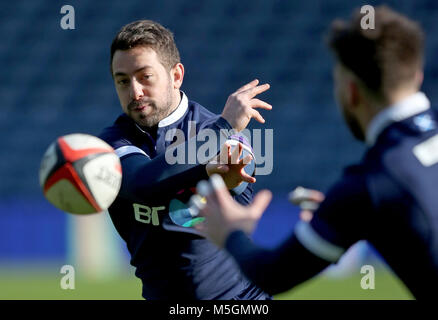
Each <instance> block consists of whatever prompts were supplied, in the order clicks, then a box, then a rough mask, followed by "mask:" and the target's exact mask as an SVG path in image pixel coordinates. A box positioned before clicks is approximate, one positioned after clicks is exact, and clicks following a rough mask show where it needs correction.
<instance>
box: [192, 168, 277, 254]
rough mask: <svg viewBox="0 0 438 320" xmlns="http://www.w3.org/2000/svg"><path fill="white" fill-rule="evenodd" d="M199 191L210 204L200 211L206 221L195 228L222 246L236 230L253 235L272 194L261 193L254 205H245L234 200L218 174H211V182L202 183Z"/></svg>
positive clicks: (258, 194) (268, 192)
mask: <svg viewBox="0 0 438 320" xmlns="http://www.w3.org/2000/svg"><path fill="white" fill-rule="evenodd" d="M196 190H197V192H198V193H199V194H200V195H201V196H203V197H205V198H206V200H207V201H206V203H207V204H205V205H202V206H200V207H199V208H198V209H199V210H200V215H201V216H203V217H205V218H206V220H205V221H204V222H203V223H201V224H199V225H197V226H196V227H195V228H196V229H197V230H199V231H200V232H201V233H203V234H204V235H205V236H206V237H207V238H209V239H210V240H211V241H212V242H214V243H215V244H216V245H217V246H219V247H223V246H224V245H225V241H226V239H227V237H228V235H229V234H230V233H231V232H232V231H234V230H242V231H244V232H246V233H247V234H250V233H251V232H253V231H254V229H255V227H256V225H257V222H258V221H259V219H260V217H261V216H262V214H263V212H264V211H265V209H266V207H267V206H268V205H269V202H270V201H271V198H272V194H271V192H270V191H268V190H262V191H260V192H259V193H257V194H256V196H255V197H254V201H253V203H252V204H250V205H248V206H242V205H241V204H239V203H238V202H236V201H234V199H233V198H232V197H231V195H230V193H229V192H228V190H227V188H226V186H225V184H224V182H223V180H222V178H221V177H220V176H219V175H212V176H211V178H210V180H209V181H200V182H199V183H198V185H197V187H196ZM195 196H196V195H195Z"/></svg>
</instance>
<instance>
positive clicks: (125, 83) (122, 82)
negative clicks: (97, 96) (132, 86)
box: [117, 79, 129, 86]
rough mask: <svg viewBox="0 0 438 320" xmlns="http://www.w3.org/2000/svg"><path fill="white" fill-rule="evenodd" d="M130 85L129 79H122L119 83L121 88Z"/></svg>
mask: <svg viewBox="0 0 438 320" xmlns="http://www.w3.org/2000/svg"><path fill="white" fill-rule="evenodd" d="M128 83H129V80H127V79H122V80H119V81H117V84H119V85H121V86H125V85H127V84H128Z"/></svg>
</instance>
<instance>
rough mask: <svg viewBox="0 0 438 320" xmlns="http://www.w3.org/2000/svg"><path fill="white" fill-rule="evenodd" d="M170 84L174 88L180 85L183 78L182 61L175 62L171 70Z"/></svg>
mask: <svg viewBox="0 0 438 320" xmlns="http://www.w3.org/2000/svg"><path fill="white" fill-rule="evenodd" d="M170 75H171V77H172V82H173V83H172V84H173V88H174V89H179V88H181V86H182V83H183V79H184V66H183V64H182V63H177V64H176V65H175V66H174V67H173V68H172V69H171V70H170Z"/></svg>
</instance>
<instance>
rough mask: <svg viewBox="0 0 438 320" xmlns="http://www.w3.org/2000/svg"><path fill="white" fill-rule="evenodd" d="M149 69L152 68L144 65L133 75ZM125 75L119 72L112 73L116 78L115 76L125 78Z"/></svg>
mask: <svg viewBox="0 0 438 320" xmlns="http://www.w3.org/2000/svg"><path fill="white" fill-rule="evenodd" d="M149 68H152V67H151V66H149V65H146V66H143V67H141V68H138V69H137V70H135V71H134V73H137V72H139V71H142V70H144V69H149ZM126 75H127V74H126V73H124V72H120V71H118V72H115V73H114V77H117V76H126Z"/></svg>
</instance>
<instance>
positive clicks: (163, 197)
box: [100, 20, 271, 300]
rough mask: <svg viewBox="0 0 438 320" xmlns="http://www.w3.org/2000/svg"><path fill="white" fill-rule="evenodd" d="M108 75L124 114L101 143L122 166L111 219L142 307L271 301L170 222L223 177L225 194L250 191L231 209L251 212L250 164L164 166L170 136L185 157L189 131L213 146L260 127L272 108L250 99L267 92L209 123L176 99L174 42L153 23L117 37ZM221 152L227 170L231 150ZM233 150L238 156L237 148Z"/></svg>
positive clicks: (199, 110)
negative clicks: (209, 134) (211, 139)
mask: <svg viewBox="0 0 438 320" xmlns="http://www.w3.org/2000/svg"><path fill="white" fill-rule="evenodd" d="M111 73H112V76H113V79H114V84H115V87H116V91H117V94H118V97H119V100H120V104H121V106H122V109H123V111H124V114H122V115H121V116H119V117H118V118H117V120H116V121H115V123H114V124H113V125H112V126H111V127H108V128H106V129H105V130H104V131H103V133H102V134H101V135H100V138H102V139H103V140H105V141H106V142H108V143H109V144H110V145H111V146H112V147H113V148H114V149H115V151H116V153H117V154H118V156H119V157H120V160H121V164H122V171H123V180H122V187H121V190H120V193H119V195H118V197H117V199H116V201H115V202H114V203H113V205H112V206H111V207H110V208H109V210H108V211H109V213H110V216H111V219H112V221H113V223H114V225H115V227H116V229H117V231H118V232H119V234H120V236H121V237H122V238H123V240H125V241H126V243H127V247H128V250H129V252H130V253H131V258H132V259H131V264H132V265H133V266H135V267H136V276H137V277H139V278H140V279H141V280H142V283H143V297H144V298H146V299H178V300H184V299H270V298H271V297H270V296H269V295H267V294H266V293H264V292H263V291H262V290H260V289H259V288H257V287H256V286H255V285H254V284H252V283H251V282H249V281H248V280H247V279H245V277H244V276H243V275H242V273H241V271H240V269H239V267H238V266H237V264H236V263H235V262H234V261H233V259H232V257H231V256H230V255H229V254H228V253H227V252H226V251H224V250H219V249H218V248H217V247H216V246H215V245H213V244H212V243H211V242H209V241H208V240H207V239H205V238H204V237H202V235H200V234H199V232H198V231H197V230H195V229H194V228H190V227H184V226H181V225H177V224H175V223H173V221H172V220H171V219H170V217H169V214H170V213H172V212H176V211H178V210H188V208H187V205H186V203H187V202H188V200H189V199H190V196H191V195H192V194H193V193H194V187H195V186H196V183H197V182H198V181H200V180H202V179H206V178H208V176H209V175H211V174H213V173H219V174H222V176H223V178H224V180H225V181H226V184H227V187H228V189H230V190H231V189H232V190H235V188H236V187H238V186H240V185H241V183H248V186H247V187H246V188H245V189H244V190H243V191H241V192H237V193H236V192H234V199H236V201H239V202H240V203H241V204H248V203H249V202H250V201H251V200H252V187H251V183H253V182H255V178H254V177H252V176H250V175H248V174H247V173H245V171H244V170H243V168H244V167H245V165H246V163H248V162H246V163H244V161H243V159H241V160H240V161H238V162H234V164H229V165H227V164H224V163H222V164H221V163H220V162H219V163H216V164H215V163H213V162H209V163H208V164H205V163H200V162H199V161H198V159H196V163H193V164H190V163H188V164H187V162H189V161H187V160H186V162H185V163H176V164H170V163H168V160H167V159H166V156H165V153H166V150H167V148H168V147H169V146H171V145H172V143H173V142H174V139H173V137H175V138H180V137H177V136H174V134H173V133H176V132H177V131H176V130H180V131H179V132H183V134H184V139H183V141H185V142H181V145H183V144H184V145H183V150H185V151H186V153H185V154H188V153H189V152H190V150H189V149H188V142H189V141H188V140H189V138H190V137H191V133H193V131H195V132H196V134H199V133H200V132H201V131H202V130H204V129H211V130H213V131H214V132H216V133H217V139H218V141H219V134H227V135H228V134H231V133H224V130H222V129H226V130H230V129H235V130H236V131H238V132H239V131H241V130H243V129H244V128H245V127H246V126H247V125H248V123H249V121H250V120H251V119H252V118H255V119H256V120H258V121H260V122H262V123H263V122H264V119H263V117H262V116H261V115H260V113H259V112H258V111H257V110H256V108H264V109H268V110H269V109H271V106H270V105H269V104H268V103H266V102H264V101H261V100H259V99H256V98H254V97H255V96H257V95H258V94H260V93H262V92H264V91H266V90H268V89H269V85H268V84H264V85H258V80H255V81H252V82H251V83H249V84H247V85H245V86H243V87H242V88H240V89H239V90H237V91H236V92H235V93H234V94H232V95H231V96H230V97H229V98H228V100H227V103H226V105H225V107H224V110H223V112H222V114H221V116H219V115H216V114H213V113H211V112H210V111H208V110H207V109H205V108H204V107H202V106H201V105H199V104H198V103H196V102H193V101H190V100H188V98H187V96H186V94H185V93H184V92H182V91H180V87H181V85H182V82H183V77H184V67H183V65H182V64H181V62H180V57H179V53H178V49H177V47H176V45H175V42H174V39H173V35H172V33H171V32H170V31H169V30H167V29H166V28H164V27H163V26H161V25H160V24H158V23H156V22H153V21H149V20H142V21H136V22H133V23H130V24H128V25H126V26H124V27H123V28H122V29H121V30H120V32H119V33H118V34H117V35H116V37H115V38H114V40H113V42H112V45H111ZM191 124H194V127H192V126H191ZM226 130H225V131H226ZM169 137H170V139H169ZM193 138H195V137H193ZM196 143H197V148H196V150H197V149H198V147H199V143H198V142H196ZM181 145H180V146H181ZM239 146H240V144H239ZM180 150H181V149H180ZM216 150H219V146H218V148H217V149H216ZM221 150H222V151H221V152H222V153H221V154H223V155H224V156H225V159H226V160H227V161H226V163H229V162H228V160H231V158H232V156H231V152H230V150H228V148H226V147H225V148H222V149H221ZM235 150H236V151H235V153H239V150H240V151H241V148H235ZM216 154H217V153H213V155H216ZM233 155H235V154H233ZM189 156H190V155H189ZM183 158H185V157H183ZM236 158H237V157H236ZM185 159H187V158H185ZM247 160H248V159H247ZM240 189H241V188H240ZM198 219H199V218H198Z"/></svg>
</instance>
